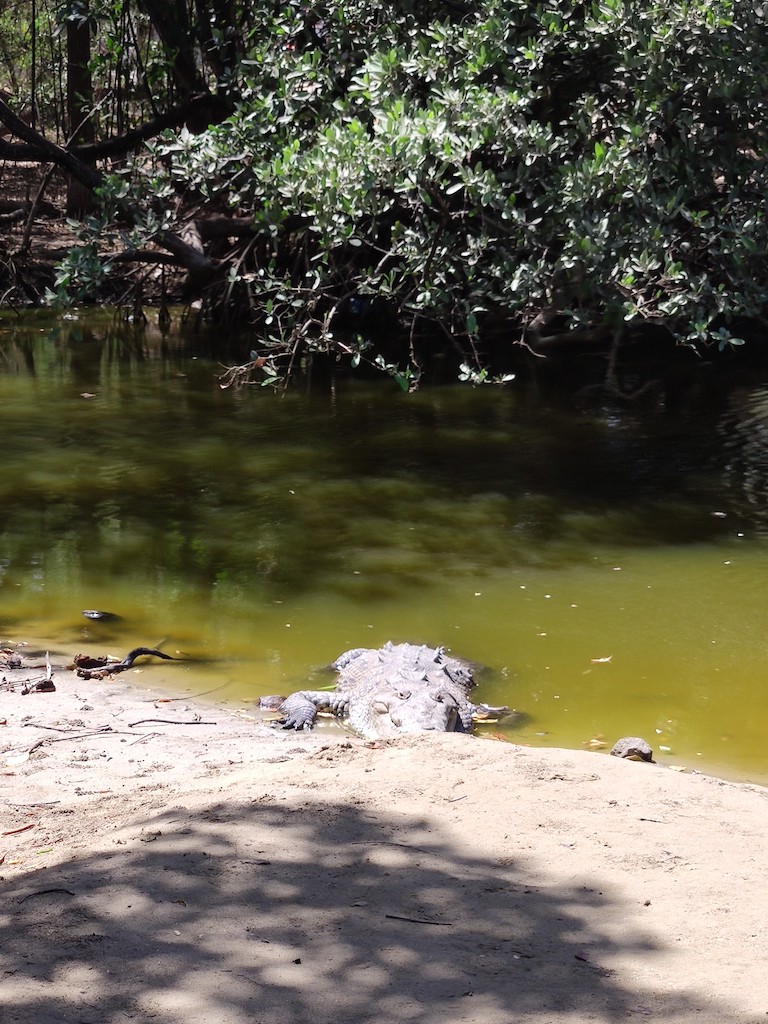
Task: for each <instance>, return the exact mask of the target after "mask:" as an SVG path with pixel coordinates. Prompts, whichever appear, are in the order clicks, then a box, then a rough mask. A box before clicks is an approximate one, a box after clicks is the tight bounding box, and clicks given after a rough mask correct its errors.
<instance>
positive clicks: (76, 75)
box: [67, 11, 96, 218]
mask: <svg viewBox="0 0 768 1024" xmlns="http://www.w3.org/2000/svg"><path fill="white" fill-rule="evenodd" d="M84 13H85V15H86V16H85V17H82V18H80V19H78V20H75V19H72V18H70V20H69V21H67V122H68V127H67V131H68V133H69V144H70V145H75V146H77V145H84V144H87V143H92V142H93V141H94V138H95V131H94V125H93V119H92V117H91V116H90V114H91V111H92V110H93V82H92V80H91V71H90V68H89V67H88V62H89V61H90V59H91V26H90V23H89V21H88V17H87V11H85V12H84ZM89 163H90V161H89ZM90 166H92V167H93V168H94V169H95V166H96V165H95V163H92V164H90ZM94 206H95V203H94V196H93V192H91V190H90V189H89V188H88V187H87V186H86V185H85V184H84V183H83V182H82V181H79V180H78V179H77V178H75V177H72V176H70V178H69V181H68V183H67V215H68V216H69V217H77V218H83V217H85V216H87V215H88V214H89V213H91V212H92V211H93V209H94Z"/></svg>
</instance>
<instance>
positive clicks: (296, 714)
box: [278, 690, 334, 729]
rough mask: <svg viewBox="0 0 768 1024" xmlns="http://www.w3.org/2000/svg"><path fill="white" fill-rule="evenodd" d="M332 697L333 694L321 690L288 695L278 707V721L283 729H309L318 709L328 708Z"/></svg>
mask: <svg viewBox="0 0 768 1024" xmlns="http://www.w3.org/2000/svg"><path fill="white" fill-rule="evenodd" d="M333 697H334V694H333V693H325V692H323V691H322V690H297V691H296V692H295V693H291V694H289V695H288V696H287V697H286V698H285V700H284V701H283V703H282V704H281V705H280V714H281V715H282V718H280V719H278V721H279V722H280V725H282V727H283V728H284V729H311V728H312V726H313V725H314V724H315V718H316V717H317V711H318V708H328V707H330V706H331V703H332V700H333Z"/></svg>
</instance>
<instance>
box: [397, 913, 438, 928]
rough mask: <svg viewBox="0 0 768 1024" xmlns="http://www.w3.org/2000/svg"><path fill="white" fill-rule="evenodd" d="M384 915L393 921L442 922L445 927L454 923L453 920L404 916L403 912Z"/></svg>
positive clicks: (415, 922)
mask: <svg viewBox="0 0 768 1024" xmlns="http://www.w3.org/2000/svg"><path fill="white" fill-rule="evenodd" d="M384 917H390V918H391V919H392V920H393V921H409V922H410V923H411V924H440V925H443V926H444V927H445V928H450V927H451V925H452V924H453V922H452V921H427V920H426V918H423V917H403V916H402V915H401V914H385V915H384Z"/></svg>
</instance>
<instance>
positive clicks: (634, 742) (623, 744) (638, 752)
mask: <svg viewBox="0 0 768 1024" xmlns="http://www.w3.org/2000/svg"><path fill="white" fill-rule="evenodd" d="M611 754H612V755H613V756H614V757H624V758H626V759H627V760H628V761H649V762H650V763H651V764H653V763H654V760H653V750H652V749H651V746H650V744H649V743H646V741H645V740H644V739H642V738H641V737H640V736H624V737H622V738H621V739H620V740H617V741H616V742H615V743H614V745H613V746H612V747H611Z"/></svg>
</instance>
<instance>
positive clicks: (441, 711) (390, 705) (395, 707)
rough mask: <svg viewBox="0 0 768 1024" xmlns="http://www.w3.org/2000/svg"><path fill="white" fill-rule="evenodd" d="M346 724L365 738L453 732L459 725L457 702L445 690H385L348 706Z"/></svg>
mask: <svg viewBox="0 0 768 1024" xmlns="http://www.w3.org/2000/svg"><path fill="white" fill-rule="evenodd" d="M349 724H350V725H351V726H352V728H353V729H356V730H357V731H358V732H360V733H362V735H364V736H366V737H367V738H368V739H384V738H386V737H391V736H399V735H402V734H403V733H406V732H454V731H455V730H456V729H457V728H459V727H460V723H459V715H458V705H457V702H456V700H455V698H454V697H452V696H451V694H450V693H447V692H446V691H445V690H439V689H435V690H431V691H426V690H422V689H415V690H409V689H407V688H397V689H391V690H390V689H386V690H380V691H378V692H377V693H374V694H373V695H372V697H371V699H370V702H369V701H368V700H366V701H365V707H364V708H363V707H361V704H360V703H359V702H358V705H357V707H356V708H355V707H350V715H349Z"/></svg>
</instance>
